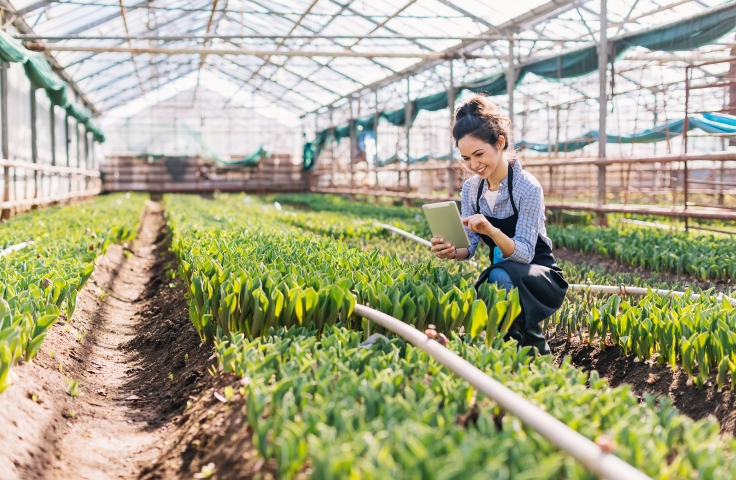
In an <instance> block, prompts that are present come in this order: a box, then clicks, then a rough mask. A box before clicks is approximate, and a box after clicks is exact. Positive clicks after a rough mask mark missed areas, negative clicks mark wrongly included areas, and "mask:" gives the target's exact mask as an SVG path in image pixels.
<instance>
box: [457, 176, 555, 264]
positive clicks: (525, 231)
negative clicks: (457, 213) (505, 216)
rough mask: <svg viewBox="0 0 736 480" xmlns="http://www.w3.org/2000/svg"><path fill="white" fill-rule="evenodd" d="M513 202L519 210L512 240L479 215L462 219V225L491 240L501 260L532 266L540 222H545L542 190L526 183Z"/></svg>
mask: <svg viewBox="0 0 736 480" xmlns="http://www.w3.org/2000/svg"><path fill="white" fill-rule="evenodd" d="M520 193H521V192H520ZM514 199H515V200H516V202H517V205H518V209H519V218H518V221H517V223H516V235H514V238H509V237H508V236H507V235H506V234H504V233H503V232H502V231H501V230H499V229H498V228H496V227H494V226H493V225H491V223H490V222H489V221H488V220H487V219H486V217H484V216H483V215H480V214H478V215H471V216H470V217H467V218H463V223H464V224H465V225H466V226H467V228H468V229H469V230H471V231H473V232H477V233H482V234H484V235H488V236H489V237H491V238H492V239H493V241H494V242H495V243H496V245H497V246H498V248H499V249H500V250H501V253H502V254H503V257H504V259H506V260H511V261H514V262H518V263H531V261H532V259H533V258H534V250H535V248H536V245H537V237H538V236H539V226H540V222H544V199H543V196H542V187H541V186H539V185H538V184H536V183H535V184H532V183H529V184H528V185H526V186H525V188H524V194H523V195H521V194H520V195H514Z"/></svg>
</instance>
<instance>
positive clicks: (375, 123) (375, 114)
mask: <svg viewBox="0 0 736 480" xmlns="http://www.w3.org/2000/svg"><path fill="white" fill-rule="evenodd" d="M375 99H376V102H375V103H376V108H375V110H374V111H373V139H374V143H375V144H376V156H375V158H374V159H373V170H375V175H376V184H375V186H374V188H375V189H376V190H378V158H379V157H378V120H379V116H380V112H379V111H378V89H376V90H375ZM380 198H381V197H379V196H378V195H375V196H374V197H373V203H375V204H378V203H379V202H380V201H381V200H380Z"/></svg>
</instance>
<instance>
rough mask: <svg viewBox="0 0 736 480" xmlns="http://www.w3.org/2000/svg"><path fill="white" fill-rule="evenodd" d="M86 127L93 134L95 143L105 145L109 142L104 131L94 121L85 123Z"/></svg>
mask: <svg viewBox="0 0 736 480" xmlns="http://www.w3.org/2000/svg"><path fill="white" fill-rule="evenodd" d="M85 127H86V128H87V131H88V132H91V133H92V138H93V139H94V141H95V142H99V143H105V142H106V141H107V138H105V134H104V133H103V132H102V129H100V127H99V126H98V125H97V124H96V123H95V122H94V121H93V120H91V119H90V120H88V121H87V123H85Z"/></svg>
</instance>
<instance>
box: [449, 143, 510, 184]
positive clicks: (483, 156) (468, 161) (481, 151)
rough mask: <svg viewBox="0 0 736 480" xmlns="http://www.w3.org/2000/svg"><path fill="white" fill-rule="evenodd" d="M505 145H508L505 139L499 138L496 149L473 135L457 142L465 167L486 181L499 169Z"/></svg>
mask: <svg viewBox="0 0 736 480" xmlns="http://www.w3.org/2000/svg"><path fill="white" fill-rule="evenodd" d="M504 145H506V139H505V138H504V137H499V138H498V146H496V147H494V146H493V145H491V144H490V143H486V142H484V141H483V140H481V139H479V138H476V137H473V136H471V135H465V136H464V137H463V138H461V139H460V140H459V141H458V142H457V148H458V149H459V150H460V155H461V156H462V158H463V160H464V161H465V166H466V167H468V168H469V169H470V170H472V171H473V173H477V174H478V176H479V177H481V178H485V179H489V178H490V177H491V175H493V172H494V171H495V170H496V167H498V164H499V162H500V161H501V155H502V152H503V147H504Z"/></svg>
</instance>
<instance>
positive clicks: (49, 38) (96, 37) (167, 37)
mask: <svg viewBox="0 0 736 480" xmlns="http://www.w3.org/2000/svg"><path fill="white" fill-rule="evenodd" d="M180 18H181V17H177V18H176V19H175V20H179V19H180ZM227 18H228V19H230V17H227ZM162 26H163V25H162ZM304 28H306V27H304ZM195 30H197V29H195ZM535 33H538V32H535ZM15 38H16V39H18V40H31V41H39V40H47V41H57V42H58V41H63V40H125V41H127V40H142V41H156V42H175V41H185V40H279V39H287V40H355V39H362V40H415V41H421V40H459V41H478V40H486V41H493V40H505V39H508V35H478V36H470V37H468V36H462V35H441V36H440V35H434V36H432V35H423V36H411V35H401V34H396V35H260V34H242V35H239V34H236V35H225V34H208V35H159V36H149V35H138V36H136V35H15ZM515 40H516V41H517V42H538V41H540V40H539V39H532V38H517V39H515ZM544 41H550V42H572V41H575V40H571V39H569V38H548V37H546V36H545V37H544ZM578 41H579V40H578Z"/></svg>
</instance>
